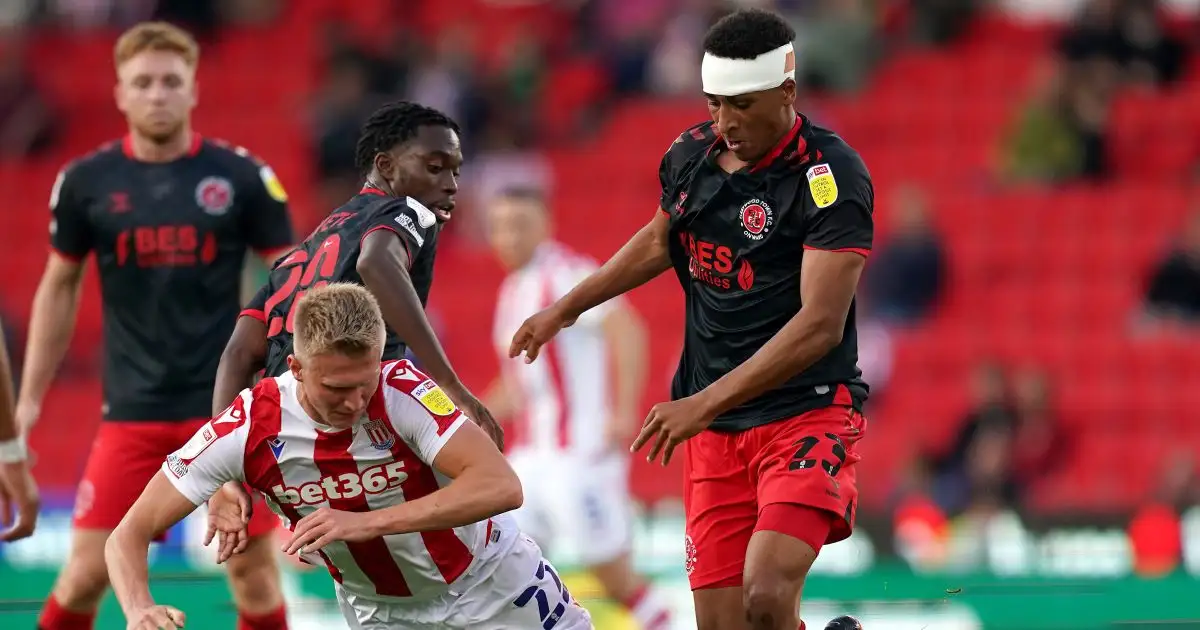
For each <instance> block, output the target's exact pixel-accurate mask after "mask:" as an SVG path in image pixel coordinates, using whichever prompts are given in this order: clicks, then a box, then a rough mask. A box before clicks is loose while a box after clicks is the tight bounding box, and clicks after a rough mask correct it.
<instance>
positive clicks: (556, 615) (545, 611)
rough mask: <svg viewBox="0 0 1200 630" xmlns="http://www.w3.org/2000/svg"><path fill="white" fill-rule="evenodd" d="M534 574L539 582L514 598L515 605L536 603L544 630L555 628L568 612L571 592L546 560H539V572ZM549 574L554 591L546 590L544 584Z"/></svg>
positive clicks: (521, 605)
mask: <svg viewBox="0 0 1200 630" xmlns="http://www.w3.org/2000/svg"><path fill="white" fill-rule="evenodd" d="M534 575H535V576H536V577H537V583H535V584H533V585H531V586H529V587H528V588H526V589H525V591H524V592H522V593H521V594H520V595H519V596H518V597H517V598H516V599H514V600H513V605H514V606H516V607H517V608H526V607H527V606H530V605H531V604H534V603H536V605H537V614H538V619H539V620H540V621H541V622H542V630H553V628H554V626H556V625H558V622H559V620H561V619H562V617H563V614H565V613H566V612H567V606H569V605H571V593H569V592H568V591H567V587H566V586H565V585H563V583H562V580H560V579H559V577H558V574H557V573H556V572H555V571H554V567H552V566H550V565H548V564H546V563H545V562H544V561H542V562H538V568H537V572H536V573H535V574H534ZM547 575H549V576H550V579H551V580H553V581H554V587H553V589H552V591H553V592H546V589H545V588H544V587H543V585H542V582H543V581H544V580H545V579H546V576H547Z"/></svg>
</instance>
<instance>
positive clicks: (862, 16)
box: [793, 0, 879, 92]
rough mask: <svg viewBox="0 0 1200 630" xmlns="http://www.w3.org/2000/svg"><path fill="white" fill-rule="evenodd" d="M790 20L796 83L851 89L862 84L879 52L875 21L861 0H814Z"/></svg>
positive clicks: (817, 88)
mask: <svg viewBox="0 0 1200 630" xmlns="http://www.w3.org/2000/svg"><path fill="white" fill-rule="evenodd" d="M808 6H809V10H808V11H806V12H804V13H802V14H801V15H800V16H799V17H798V19H796V20H794V21H793V26H795V28H796V32H797V33H798V35H797V41H798V43H799V46H798V47H797V51H798V52H797V55H796V61H797V67H796V70H797V74H798V76H799V78H800V84H801V86H803V87H807V88H810V89H815V90H832V91H836V92H853V91H855V90H858V89H859V88H860V87H862V84H863V82H864V81H865V80H866V79H867V75H868V73H869V72H870V70H871V68H872V66H874V64H875V60H876V58H877V56H878V54H879V49H878V47H877V45H876V44H877V42H878V37H877V33H876V24H875V20H874V17H873V15H872V13H871V11H870V10H868V7H867V3H866V2H865V0H817V1H816V2H812V3H810V4H809V5H808Z"/></svg>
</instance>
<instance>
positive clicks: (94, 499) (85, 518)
mask: <svg viewBox="0 0 1200 630" xmlns="http://www.w3.org/2000/svg"><path fill="white" fill-rule="evenodd" d="M206 422H208V419H207V418H204V419H200V420H184V421H180V422H119V421H118V422H114V421H104V422H101V423H100V430H99V431H97V432H96V439H95V441H94V442H92V452H91V454H90V455H89V456H88V462H87V468H86V469H85V470H84V472H83V480H82V481H80V482H79V490H78V493H77V494H76V495H75V515H74V519H73V524H74V526H75V529H113V528H115V527H116V526H117V524H118V523H120V522H121V519H122V518H123V517H124V516H125V513H126V512H128V511H129V508H131V507H133V502H134V501H136V500H137V498H138V497H139V496H141V494H142V490H144V489H145V488H146V485H147V484H149V483H150V480H151V479H153V478H154V474H155V473H157V472H158V470H159V467H161V466H162V463H163V460H165V459H166V458H167V455H170V454H171V453H173V452H175V449H178V448H179V447H180V446H183V444H184V443H185V442H187V441H188V439H190V438H191V437H192V435H193V434H195V433H196V431H199V430H200V427H202V426H204V423H206ZM278 525H279V518H278V517H276V516H275V515H274V514H273V513H272V512H271V511H270V510H269V509H267V506H266V505H263V504H262V499H261V497H256V504H255V506H254V515H253V516H251V517H250V525H249V527H248V531H249V534H250V535H251V536H262V535H265V534H269V533H271V532H273V531H274V530H275V527H277V526H278ZM164 537H165V534H164V536H160V537H159V538H157V539H156V540H159V541H161V540H163V538H164Z"/></svg>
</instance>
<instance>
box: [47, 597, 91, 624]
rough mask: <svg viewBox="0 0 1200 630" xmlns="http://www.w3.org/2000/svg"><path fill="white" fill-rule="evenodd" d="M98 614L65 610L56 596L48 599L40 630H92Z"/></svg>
mask: <svg viewBox="0 0 1200 630" xmlns="http://www.w3.org/2000/svg"><path fill="white" fill-rule="evenodd" d="M95 620H96V612H95V611H92V612H86V613H78V612H71V611H69V610H67V609H66V608H63V607H62V605H61V604H59V603H58V600H57V599H54V596H53V595H51V596H50V597H47V598H46V605H45V607H43V608H42V616H41V617H40V618H38V625H37V627H38V630H92V622H93V621H95Z"/></svg>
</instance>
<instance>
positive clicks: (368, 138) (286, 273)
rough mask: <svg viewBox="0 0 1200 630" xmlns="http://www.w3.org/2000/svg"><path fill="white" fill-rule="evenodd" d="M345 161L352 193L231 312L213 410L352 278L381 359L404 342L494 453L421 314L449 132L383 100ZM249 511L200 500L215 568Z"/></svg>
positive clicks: (233, 503) (420, 110) (444, 194)
mask: <svg viewBox="0 0 1200 630" xmlns="http://www.w3.org/2000/svg"><path fill="white" fill-rule="evenodd" d="M356 160H357V163H358V167H359V169H360V171H362V173H363V174H364V177H365V183H364V185H363V188H362V190H360V191H359V193H358V194H357V195H355V196H354V197H353V198H351V199H350V200H349V201H347V202H346V204H345V205H343V206H342V207H340V208H338V209H337V210H335V211H334V212H333V213H331V214H330V215H329V216H328V217H327V218H326V219H325V220H324V221H323V222H321V224H320V225H319V226H317V229H316V230H314V231H313V233H312V234H310V235H309V236H308V238H307V239H305V240H304V242H303V243H301V244H300V245H299V246H297V248H296V249H295V250H294V251H292V252H290V253H288V254H287V255H286V256H284V257H283V259H282V260H280V262H279V264H278V265H276V266H275V268H274V269H272V270H271V275H270V278H269V279H268V280H267V284H266V285H264V286H263V287H262V288H261V289H260V290H259V291H258V293H257V294H255V296H254V298H252V299H251V300H250V303H249V304H247V306H246V308H245V309H244V310H243V311H242V316H241V317H240V318H239V319H238V322H237V326H236V327H235V328H234V333H233V336H232V337H231V338H230V339H229V343H228V344H227V345H226V348H225V352H224V354H223V355H222V357H221V365H220V368H219V369H218V371H217V385H216V387H215V389H214V390H213V400H212V408H213V414H214V415H215V414H217V413H219V412H221V411H222V410H223V409H224V408H225V407H226V406H227V405H229V404H230V403H231V402H232V401H233V399H234V398H235V397H236V396H237V394H238V392H240V391H241V390H242V389H243V388H245V387H246V386H248V385H249V383H250V381H251V379H252V378H253V376H254V374H256V373H257V372H259V371H260V370H264V369H265V373H266V375H267V376H278V375H280V374H283V373H284V372H287V371H288V370H289V364H288V357H289V356H290V355H291V354H292V349H293V346H292V344H293V339H294V338H293V332H292V323H293V317H294V313H295V310H296V305H297V304H298V303H299V302H300V300H301V299H302V298H303V296H304V292H305V291H306V290H307V289H309V288H312V287H314V286H319V285H322V284H327V283H329V282H354V283H357V284H362V285H364V286H365V287H367V289H369V290H370V291H371V293H372V294H374V295H375V298H376V300H378V302H379V306H380V309H381V311H382V312H383V319H384V321H385V322H386V323H387V329H388V330H387V340H386V342H385V344H384V353H383V357H384V359H401V358H404V352H405V346H406V345H407V346H408V347H410V348H412V350H413V354H415V355H416V356H417V359H419V360H420V361H421V363H422V366H421V367H422V369H423V370H425V371H426V372H427V373H428V374H429V375H430V376H431V377H432V378H433V379H434V381H435V382H436V383H437V384H438V385H439V386H441V388H442V389H443V390H444V391H445V392H446V394H447V395H448V396H449V397H450V398H451V400H453V401H454V403H455V404H457V405H458V406H459V407H461V408H462V409H463V411H465V412H466V413H467V415H468V417H470V418H471V419H472V420H474V421H475V422H476V423H478V424H479V425H480V426H481V427H483V429H484V430H485V431H487V432H488V434H489V435H490V436H491V438H492V439H493V440H494V441H495V442H496V444H497V445H499V446H501V447H503V442H504V440H503V436H504V434H503V431H502V430H501V429H500V426H499V425H498V424H497V422H496V420H495V419H494V418H493V417H492V414H491V412H489V411H488V409H487V407H485V406H484V405H483V403H482V402H480V401H479V399H477V398H476V397H475V395H474V394H472V393H471V392H470V391H469V390H468V389H467V388H466V386H464V385H463V383H462V381H460V380H459V378H458V375H457V374H456V373H455V372H454V368H453V367H452V366H451V365H450V361H449V359H447V358H446V353H445V351H444V350H442V346H441V343H440V342H439V341H438V339H437V336H436V335H434V333H433V328H432V326H430V324H429V320H428V319H427V318H426V316H425V310H424V307H425V302H426V300H427V299H428V298H429V288H430V286H431V285H432V283H433V263H434V256H435V255H436V253H437V239H438V234H439V233H440V232H441V228H442V225H443V224H445V223H446V222H447V221H449V220H450V216H451V212H452V211H453V210H454V196H455V195H456V194H457V193H458V174H459V169H460V168H461V166H462V161H463V157H462V149H461V146H460V142H459V129H458V125H457V124H456V123H455V122H454V121H453V120H451V119H450V118H449V117H447V116H446V115H445V114H443V113H441V112H439V111H437V110H435V109H432V108H429V107H425V106H422V105H419V104H417V103H409V102H399V103H393V104H390V105H385V106H383V107H382V108H380V109H379V110H377V111H375V112H374V113H373V114H372V115H371V117H370V118H369V119H367V122H366V123H365V124H364V125H363V128H362V133H361V134H360V136H359V139H358V147H357V158H356ZM431 411H432V410H431ZM249 511H250V497H249V495H248V494H247V493H246V492H245V490H244V489H243V488H242V487H241V486H240V485H239V484H227V485H226V487H225V488H224V490H223V491H222V492H219V493H218V494H217V495H215V496H214V497H213V499H212V500H211V501H210V502H209V527H208V538H209V539H212V538H213V537H214V536H217V535H219V538H218V561H224V560H225V559H226V558H230V557H233V556H234V555H235V554H238V553H240V552H241V550H242V549H244V548H245V545H246V540H247V537H246V534H247V532H246V530H245V528H244V527H243V522H244V518H245V515H246V514H247V513H248V512H249Z"/></svg>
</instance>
